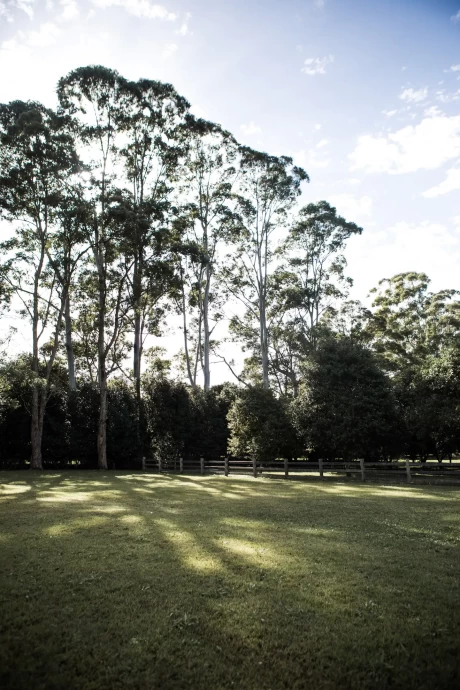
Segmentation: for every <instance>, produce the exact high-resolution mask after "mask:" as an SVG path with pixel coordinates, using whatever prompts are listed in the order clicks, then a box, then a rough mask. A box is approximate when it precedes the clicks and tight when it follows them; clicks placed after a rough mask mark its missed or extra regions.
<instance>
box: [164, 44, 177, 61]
mask: <svg viewBox="0 0 460 690" xmlns="http://www.w3.org/2000/svg"><path fill="white" fill-rule="evenodd" d="M178 48H179V46H178V45H177V43H170V44H169V45H167V46H166V48H165V49H164V50H163V53H162V57H163V59H164V60H167V59H168V58H170V57H171V56H172V55H174V53H177V51H178Z"/></svg>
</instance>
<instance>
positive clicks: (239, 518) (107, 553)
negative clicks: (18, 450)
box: [0, 473, 460, 690]
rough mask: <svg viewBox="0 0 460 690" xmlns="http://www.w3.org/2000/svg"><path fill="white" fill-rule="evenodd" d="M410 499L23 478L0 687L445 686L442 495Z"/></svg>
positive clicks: (12, 505) (448, 639) (178, 481)
mask: <svg viewBox="0 0 460 690" xmlns="http://www.w3.org/2000/svg"><path fill="white" fill-rule="evenodd" d="M22 476H23V475H22ZM93 477H94V478H93ZM2 478H3V477H2ZM7 484H8V486H10V487H11V486H14V485H15V484H14V479H13V480H12V481H11V482H7ZM139 489H142V491H139ZM388 491H391V493H389V494H388ZM385 492H387V493H385ZM424 492H426V490H422V489H419V488H418V487H417V488H415V489H413V488H409V489H407V490H404V491H402V490H401V491H393V488H391V489H382V490H380V491H376V490H375V488H374V487H372V488H370V487H366V486H356V487H354V488H352V487H350V485H348V484H347V485H345V486H343V487H339V486H338V485H334V486H317V485H315V486H307V485H300V484H298V483H297V482H296V483H293V484H290V483H288V482H283V481H280V482H278V483H276V482H274V481H261V482H257V481H256V480H243V479H237V480H232V479H231V478H228V479H224V478H219V479H216V478H204V479H201V478H200V479H196V478H190V477H177V476H174V477H168V476H160V477H157V476H154V478H152V476H149V478H148V479H147V478H144V477H143V476H142V475H129V474H121V473H116V474H115V475H113V474H107V475H101V474H98V473H95V474H94V475H93V474H89V473H88V474H87V475H86V476H81V477H78V478H75V477H74V476H72V481H67V479H62V478H59V477H55V478H49V477H48V478H46V477H44V483H41V480H40V479H39V480H35V479H34V481H33V483H32V485H31V489H29V490H28V491H27V492H24V493H21V494H18V495H15V498H14V502H11V501H6V502H5V508H4V509H3V511H2V513H1V516H2V522H1V524H2V530H1V531H2V534H4V535H6V537H7V539H6V541H4V542H1V541H0V548H2V551H3V554H4V557H3V558H2V560H1V561H0V562H1V573H0V574H1V580H2V586H1V588H0V593H1V595H2V603H1V606H2V609H3V612H4V615H3V616H1V617H0V621H1V626H2V630H1V632H2V639H3V643H2V645H1V647H0V684H1V687H5V688H13V687H14V688H17V689H18V690H21V689H22V688H29V687H31V686H32V687H34V688H41V687H43V688H45V687H46V688H50V689H51V690H53V689H54V688H63V687H65V688H86V687H87V688H90V687H91V688H107V689H108V688H145V689H146V690H147V688H149V689H150V688H162V689H166V690H168V688H198V690H200V689H201V688H203V689H204V688H206V689H207V688H243V689H245V688H247V689H248V690H249V689H251V690H257V689H258V688H272V689H275V688H276V689H277V688H307V687H315V688H316V687H317V688H320V689H321V688H351V687H353V688H408V689H410V688H428V687H437V688H452V687H458V685H456V683H457V681H458V680H459V675H458V657H457V656H456V654H457V652H458V637H457V636H456V633H457V632H458V630H459V629H460V617H459V607H458V604H459V603H460V592H459V586H458V582H457V567H456V566H457V565H458V541H455V539H454V537H456V538H458V531H456V529H455V528H458V524H457V523H456V522H455V514H453V513H452V509H453V507H454V501H458V498H459V492H458V491H456V492H455V491H447V492H446V493H445V494H444V493H443V492H435V493H433V490H431V489H430V490H429V491H428V492H427V493H424ZM83 494H84V495H85V498H84V499H82V495H83ZM426 495H428V496H430V499H429V500H427V499H426ZM65 496H67V499H68V500H67V501H65V500H61V499H62V498H63V497H64V498H65ZM78 496H80V498H78ZM231 496H233V497H234V498H230V497H231ZM53 497H54V499H55V500H54V501H53V500H52V499H53ZM76 497H77V498H76ZM44 498H45V499H47V500H46V501H44V500H42V499H44ZM48 499H51V500H48ZM433 514H434V515H437V522H436V523H435V524H434V525H433V524H432V522H431V521H432V520H433ZM441 517H442V520H441V519H440V518H441ZM447 532H448V533H449V538H448V539H446V538H445V537H446V534H447ZM443 536H444V543H442V544H441V543H438V542H439V541H442V539H440V538H441V537H443Z"/></svg>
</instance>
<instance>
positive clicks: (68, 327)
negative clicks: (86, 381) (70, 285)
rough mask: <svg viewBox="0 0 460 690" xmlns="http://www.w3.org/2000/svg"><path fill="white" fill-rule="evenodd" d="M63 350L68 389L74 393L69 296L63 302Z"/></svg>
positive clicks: (73, 358) (75, 385)
mask: <svg viewBox="0 0 460 690" xmlns="http://www.w3.org/2000/svg"><path fill="white" fill-rule="evenodd" d="M65 349H66V353H67V368H68V372H69V389H70V390H71V391H76V390H77V381H76V378H75V356H74V352H73V343H72V319H71V317H70V299H69V295H67V299H66V301H65Z"/></svg>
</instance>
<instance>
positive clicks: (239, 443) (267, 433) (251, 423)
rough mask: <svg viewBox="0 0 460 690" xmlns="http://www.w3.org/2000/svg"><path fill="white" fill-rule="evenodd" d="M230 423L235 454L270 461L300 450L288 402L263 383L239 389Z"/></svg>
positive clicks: (229, 416)
mask: <svg viewBox="0 0 460 690" xmlns="http://www.w3.org/2000/svg"><path fill="white" fill-rule="evenodd" d="M228 423H229V427H230V431H231V436H230V441H229V451H230V453H231V454H233V455H249V456H250V457H252V458H255V459H256V460H265V461H266V460H274V459H275V458H277V457H292V456H293V455H296V454H297V452H298V443H297V437H296V433H295V429H294V427H293V426H292V424H291V421H290V418H289V408H288V405H287V402H286V401H285V400H284V399H282V398H281V399H280V398H276V397H275V396H274V394H273V392H272V391H270V390H267V389H265V388H262V386H254V387H251V388H246V389H244V390H241V391H240V392H239V395H238V396H237V397H236V398H235V400H234V402H233V404H232V406H231V408H230V411H229V413H228Z"/></svg>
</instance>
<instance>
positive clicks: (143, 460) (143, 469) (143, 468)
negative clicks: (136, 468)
mask: <svg viewBox="0 0 460 690" xmlns="http://www.w3.org/2000/svg"><path fill="white" fill-rule="evenodd" d="M142 472H145V457H142Z"/></svg>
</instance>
